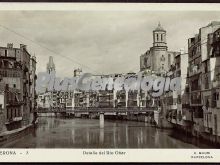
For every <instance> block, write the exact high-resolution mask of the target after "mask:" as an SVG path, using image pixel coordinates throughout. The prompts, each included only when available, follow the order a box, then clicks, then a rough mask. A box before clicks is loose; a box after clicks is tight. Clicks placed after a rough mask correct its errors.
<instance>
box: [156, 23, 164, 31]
mask: <svg viewBox="0 0 220 165" xmlns="http://www.w3.org/2000/svg"><path fill="white" fill-rule="evenodd" d="M154 31H166V30H164V28H163V27H162V26H161V24H160V22H159V23H158V26H157V28H156V29H155V30H154Z"/></svg>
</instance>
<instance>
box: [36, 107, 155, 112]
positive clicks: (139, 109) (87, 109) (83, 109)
mask: <svg viewBox="0 0 220 165" xmlns="http://www.w3.org/2000/svg"><path fill="white" fill-rule="evenodd" d="M157 110H158V108H157V107H151V108H150V107H149V108H144V107H127V108H126V107H124V108H96V107H77V108H52V109H49V108H38V109H37V110H36V112H38V113H53V112H57V113H62V112H79V113H80V112H88V113H89V112H103V113H104V112H119V113H120V112H121V113H124V112H150V111H157Z"/></svg>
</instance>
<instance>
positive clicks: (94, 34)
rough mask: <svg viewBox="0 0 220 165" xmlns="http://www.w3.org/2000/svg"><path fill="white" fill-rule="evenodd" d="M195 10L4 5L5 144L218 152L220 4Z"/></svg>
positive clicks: (0, 111)
mask: <svg viewBox="0 0 220 165" xmlns="http://www.w3.org/2000/svg"><path fill="white" fill-rule="evenodd" d="M109 6H110V5H109ZM113 6H114V5H113ZM204 6H205V4H204V5H203V7H204ZM191 7H192V5H191ZM191 7H190V9H189V10H178V9H175V10H173V9H172V10H168V9H167V8H163V5H160V4H157V5H155V6H153V8H151V9H149V7H148V8H146V10H145V9H144V7H142V8H141V9H140V10H138V8H135V10H125V9H124V8H122V9H121V10H120V9H119V8H116V9H114V7H109V8H110V9H112V10H109V8H108V9H106V10H105V8H103V9H101V10H98V9H97V10H95V9H94V6H93V8H92V9H89V8H88V9H86V8H82V9H81V10H78V9H76V8H74V9H73V10H70V8H68V10H50V9H48V10H45V9H42V10H34V9H31V8H30V9H28V10H26V9H24V10H22V9H15V10H13V9H11V10H10V9H7V10H4V9H2V8H1V9H0V148H1V149H219V148H220V98H219V93H220V10H203V9H200V10H196V7H195V10H192V8H191ZM179 8H181V5H179ZM185 8H187V5H186V7H185ZM75 9H76V10H75ZM148 9H149V10H148ZM2 152H4V151H1V155H2ZM5 152H6V151H5ZM107 153H109V154H111V150H110V151H107V152H106V151H105V154H107ZM114 153H115V154H116V152H114ZM82 154H83V155H89V154H91V153H90V151H89V150H88V151H87V150H84V151H83V153H82ZM123 154H124V153H123V151H120V150H118V151H117V154H116V155H123ZM194 154H195V153H194ZM207 155H209V154H208V152H207V153H203V156H204V157H207ZM210 157H211V156H210Z"/></svg>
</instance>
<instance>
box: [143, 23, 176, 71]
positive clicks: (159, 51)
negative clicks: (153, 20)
mask: <svg viewBox="0 0 220 165" xmlns="http://www.w3.org/2000/svg"><path fill="white" fill-rule="evenodd" d="M177 54H179V52H174V51H168V47H167V42H166V30H164V28H163V27H162V26H161V24H160V23H159V24H158V26H157V27H156V29H154V30H153V46H152V47H150V49H149V50H147V51H146V52H145V53H144V54H143V55H141V56H140V71H144V70H151V71H154V72H157V73H164V72H167V71H169V68H170V65H171V64H172V63H173V61H174V58H175V56H176V55H177Z"/></svg>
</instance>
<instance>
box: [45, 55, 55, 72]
mask: <svg viewBox="0 0 220 165" xmlns="http://www.w3.org/2000/svg"><path fill="white" fill-rule="evenodd" d="M52 71H55V64H54V62H53V57H52V56H50V57H49V62H48V63H47V73H51V72H52Z"/></svg>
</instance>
